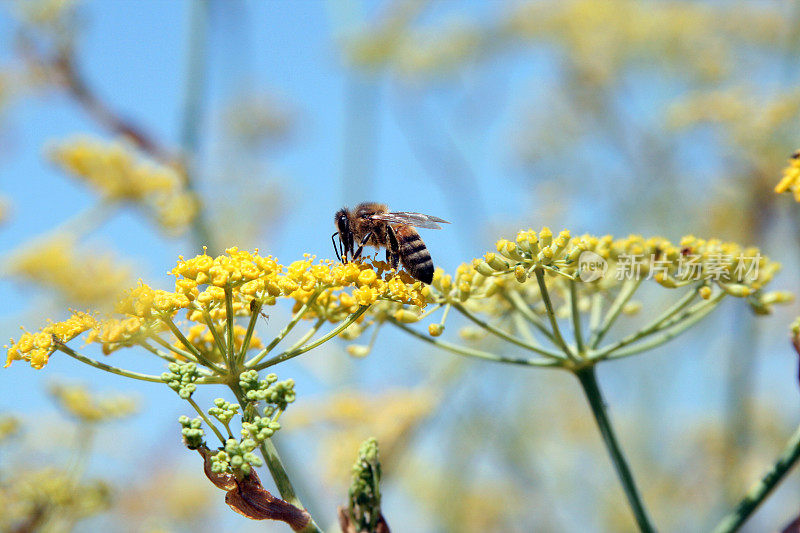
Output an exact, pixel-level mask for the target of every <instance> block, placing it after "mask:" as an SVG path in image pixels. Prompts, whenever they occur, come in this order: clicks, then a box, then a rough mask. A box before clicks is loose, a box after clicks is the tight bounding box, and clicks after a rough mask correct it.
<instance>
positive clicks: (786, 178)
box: [775, 150, 800, 202]
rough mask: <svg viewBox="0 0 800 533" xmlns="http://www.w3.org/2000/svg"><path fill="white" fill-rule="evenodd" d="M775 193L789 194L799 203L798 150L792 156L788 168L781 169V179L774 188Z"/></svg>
mask: <svg viewBox="0 0 800 533" xmlns="http://www.w3.org/2000/svg"><path fill="white" fill-rule="evenodd" d="M775 192H776V193H778V194H780V193H784V192H791V193H793V194H794V199H795V201H797V202H800V150H798V151H797V152H795V153H794V154H792V157H791V159H789V166H788V167H786V168H785V169H783V177H782V178H781V181H780V182H779V183H778V184H777V185H776V186H775Z"/></svg>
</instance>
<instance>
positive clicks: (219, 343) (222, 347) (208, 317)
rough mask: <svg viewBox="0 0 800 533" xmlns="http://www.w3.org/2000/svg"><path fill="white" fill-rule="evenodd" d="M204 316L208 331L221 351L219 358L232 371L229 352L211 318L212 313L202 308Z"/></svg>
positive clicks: (200, 309)
mask: <svg viewBox="0 0 800 533" xmlns="http://www.w3.org/2000/svg"><path fill="white" fill-rule="evenodd" d="M198 310H199V311H200V312H201V313H202V314H203V320H204V321H205V323H206V327H207V328H208V331H210V332H211V336H212V337H213V338H214V344H216V345H217V350H219V356H220V357H221V358H222V361H223V362H224V363H225V365H226V366H227V368H228V369H229V370H230V369H231V362H230V361H229V360H228V350H227V349H226V348H225V341H224V340H223V339H222V337H220V335H219V331H217V327H216V324H214V318H213V317H212V316H211V313H209V312H208V309H206V308H205V307H201V308H199V309H198Z"/></svg>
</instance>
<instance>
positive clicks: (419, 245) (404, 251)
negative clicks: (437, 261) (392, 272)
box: [395, 226, 433, 283]
mask: <svg viewBox="0 0 800 533" xmlns="http://www.w3.org/2000/svg"><path fill="white" fill-rule="evenodd" d="M395 234H396V235H397V243H398V244H399V247H398V253H399V255H400V261H401V262H402V263H403V267H404V268H405V269H406V270H408V272H409V274H411V275H412V276H413V277H415V278H416V279H418V280H420V281H421V282H423V283H430V282H431V281H433V260H432V259H431V254H430V252H428V249H427V248H426V247H425V243H424V242H422V238H421V237H420V236H419V233H417V231H416V230H415V229H414V228H412V227H411V226H397V227H395Z"/></svg>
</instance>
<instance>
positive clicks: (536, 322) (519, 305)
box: [503, 291, 556, 344]
mask: <svg viewBox="0 0 800 533" xmlns="http://www.w3.org/2000/svg"><path fill="white" fill-rule="evenodd" d="M503 297H504V298H505V299H506V301H508V303H510V304H511V305H512V307H514V309H516V310H517V311H518V312H519V314H521V315H522V316H523V317H525V319H526V320H527V321H528V322H530V323H531V324H532V325H533V327H535V328H536V329H538V330H539V331H540V332H541V333H542V334H543V335H544V336H546V337H547V338H548V339H549V340H550V341H551V342H552V343H553V344H556V339H555V337H554V336H553V334H552V333H551V332H550V330H549V329H547V326H546V325H545V323H544V322H543V321H542V319H541V318H539V317H538V316H536V313H534V312H533V310H532V309H531V308H530V306H529V305H528V303H527V302H526V301H525V300H523V299H522V296H521V295H520V294H519V292H517V291H507V292H503Z"/></svg>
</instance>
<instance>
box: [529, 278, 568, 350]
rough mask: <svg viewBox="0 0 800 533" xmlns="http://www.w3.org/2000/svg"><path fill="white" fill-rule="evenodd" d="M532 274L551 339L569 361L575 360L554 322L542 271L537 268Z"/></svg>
mask: <svg viewBox="0 0 800 533" xmlns="http://www.w3.org/2000/svg"><path fill="white" fill-rule="evenodd" d="M534 272H535V273H536V281H537V282H538V283H539V292H540V293H541V295H542V301H543V302H544V307H545V309H547V318H548V319H549V320H550V328H551V329H552V333H553V337H554V338H555V342H556V344H557V345H558V346H559V348H561V350H563V352H564V353H565V354H566V355H567V357H569V358H570V359H573V360H574V359H575V355H574V354H573V353H572V350H570V349H569V346H567V343H566V342H564V337H562V336H561V330H560V329H559V328H558V320H556V312H555V310H554V309H553V303H552V302H551V301H550V293H549V292H548V290H547V284H546V283H545V281H544V270H543V269H542V268H539V267H537V268H536V269H535V270H534Z"/></svg>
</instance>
